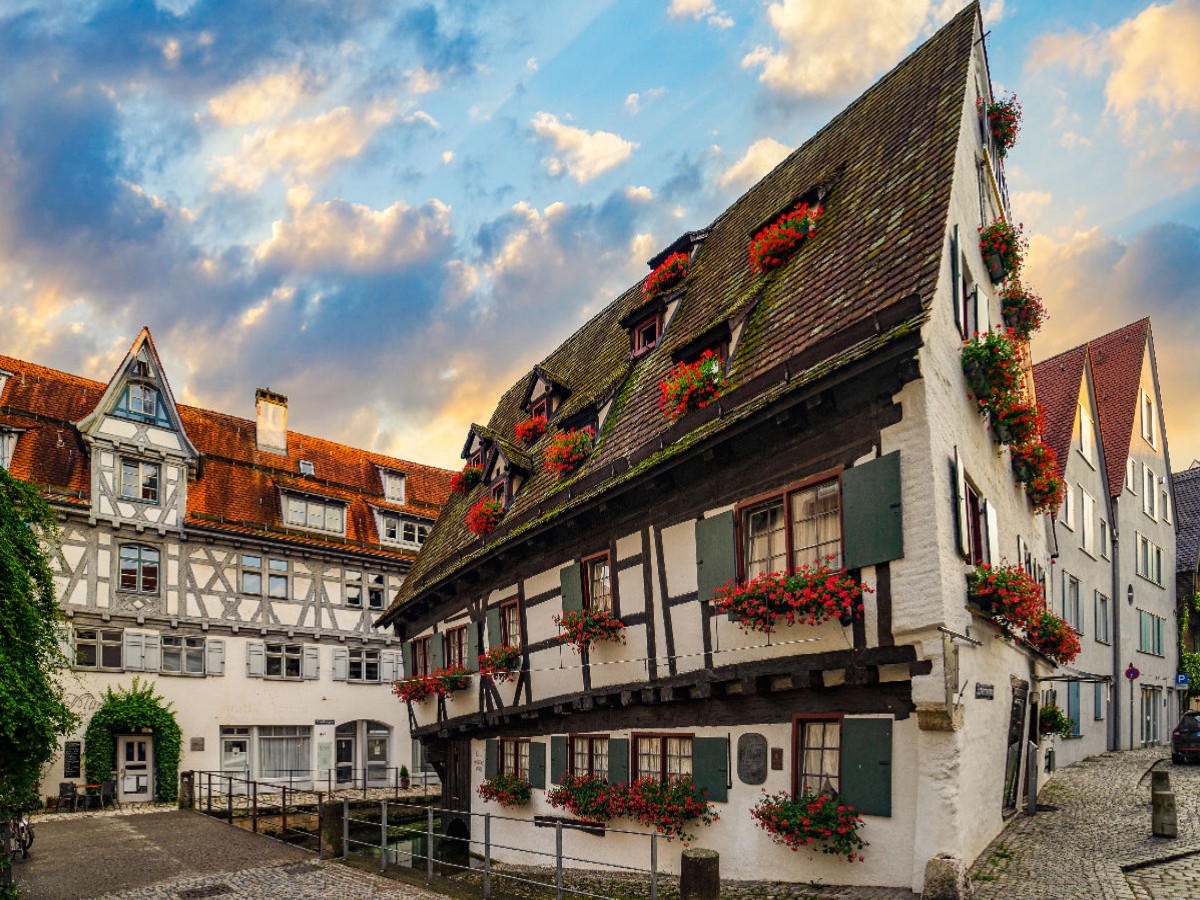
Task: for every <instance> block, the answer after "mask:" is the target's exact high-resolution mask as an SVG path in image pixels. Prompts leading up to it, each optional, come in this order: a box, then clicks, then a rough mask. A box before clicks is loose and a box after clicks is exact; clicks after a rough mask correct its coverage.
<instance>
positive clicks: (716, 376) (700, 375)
mask: <svg viewBox="0 0 1200 900" xmlns="http://www.w3.org/2000/svg"><path fill="white" fill-rule="evenodd" d="M723 370H724V364H723V363H722V361H721V357H719V356H717V354H715V353H714V352H713V351H711V350H705V351H704V353H702V354H701V355H700V358H699V359H698V360H696V361H695V362H694V363H684V362H681V363H678V364H677V365H676V366H675V367H674V368H673V369H671V371H670V372H668V373H667V377H666V378H664V379H663V380H662V381H661V382H660V383H659V398H658V408H659V409H661V410H662V411H663V413H664V414H665V415H666V416H667V418H668V419H670V420H671V421H672V422H678V421H679V420H680V419H682V418H683V417H684V416H686V415H687V414H688V413H691V412H695V411H696V410H698V409H703V408H704V407H706V406H708V404H710V403H712V402H713V401H714V400H716V399H717V398H718V397H720V396H721V391H722V390H723V389H724V387H725V375H724V371H723Z"/></svg>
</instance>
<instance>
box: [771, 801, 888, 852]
mask: <svg viewBox="0 0 1200 900" xmlns="http://www.w3.org/2000/svg"><path fill="white" fill-rule="evenodd" d="M750 815H751V816H753V817H754V818H755V819H757V820H758V827H759V828H761V829H763V830H764V831H766V832H768V833H769V834H770V835H771V840H773V841H774V842H775V843H776V844H782V845H783V846H785V847H791V848H792V850H794V851H795V850H799V849H800V848H801V847H811V848H812V849H814V850H815V849H816V848H815V847H812V845H813V844H818V845H820V847H821V851H822V852H823V853H831V854H833V855H834V856H844V857H846V861H847V862H854V861H855V860H856V859H857V860H858V861H859V862H862V861H863V860H864V857H863V855H862V853H861V852H860V851H861V850H862V848H863V847H865V846H867V842H866V841H864V840H863V839H862V838H861V837H859V835H858V830H859V829H860V828H862V825H863V820H862V818H860V816H859V814H858V810H857V809H855V808H854V807H853V806H850V805H849V804H848V803H843V802H842V800H841V798H839V797H831V796H828V795H825V794H814V793H812V792H811V791H804V793H802V794H801V795H800V796H799V797H795V798H793V797H792V795H791V794H789V793H788V792H787V791H780V792H779V793H778V794H768V793H767V792H766V791H763V796H762V797H761V798H759V801H758V803H756V804H755V805H754V806H753V807H751V809H750Z"/></svg>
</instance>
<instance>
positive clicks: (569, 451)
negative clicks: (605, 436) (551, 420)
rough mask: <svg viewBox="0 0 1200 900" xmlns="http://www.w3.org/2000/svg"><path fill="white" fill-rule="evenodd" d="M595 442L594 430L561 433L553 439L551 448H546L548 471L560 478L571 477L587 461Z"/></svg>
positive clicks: (572, 430) (583, 429) (586, 429)
mask: <svg viewBox="0 0 1200 900" xmlns="http://www.w3.org/2000/svg"><path fill="white" fill-rule="evenodd" d="M595 442H596V431H595V429H593V428H581V429H579V430H578V431H576V430H575V429H574V428H572V429H571V430H570V431H560V432H559V433H558V434H556V435H555V436H554V437H553V438H551V440H550V446H548V447H547V448H546V455H545V464H546V471H547V472H557V473H558V477H559V478H562V477H563V476H565V475H569V474H570V473H571V472H574V471H575V470H576V469H578V468H579V466H580V464H582V463H583V461H584V460H585V459H587V457H588V454H589V453H591V452H592V447H593V446H594V445H595Z"/></svg>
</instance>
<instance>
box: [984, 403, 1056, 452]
mask: <svg viewBox="0 0 1200 900" xmlns="http://www.w3.org/2000/svg"><path fill="white" fill-rule="evenodd" d="M991 414H992V424H991V426H990V427H991V429H992V431H993V432H994V433H995V435H996V438H997V439H998V440H999V441H1000V443H1002V444H1021V443H1024V442H1025V441H1029V440H1032V439H1034V438H1036V437H1038V436H1039V435H1040V434H1041V433H1042V429H1043V428H1044V427H1045V425H1046V415H1045V411H1044V410H1043V409H1042V405H1041V404H1040V403H1035V402H1033V401H1032V400H1022V399H1020V398H1019V397H1016V396H1014V395H1012V394H1003V395H1001V396H1000V397H999V398H998V400H997V402H995V403H993V404H992V409H991Z"/></svg>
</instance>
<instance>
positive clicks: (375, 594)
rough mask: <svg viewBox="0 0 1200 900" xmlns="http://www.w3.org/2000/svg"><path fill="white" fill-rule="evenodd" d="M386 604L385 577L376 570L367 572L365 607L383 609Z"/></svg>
mask: <svg viewBox="0 0 1200 900" xmlns="http://www.w3.org/2000/svg"><path fill="white" fill-rule="evenodd" d="M386 606H387V578H385V577H384V576H383V575H381V574H379V573H378V572H368V573H367V608H368V609H383V608H384V607H386Z"/></svg>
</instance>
